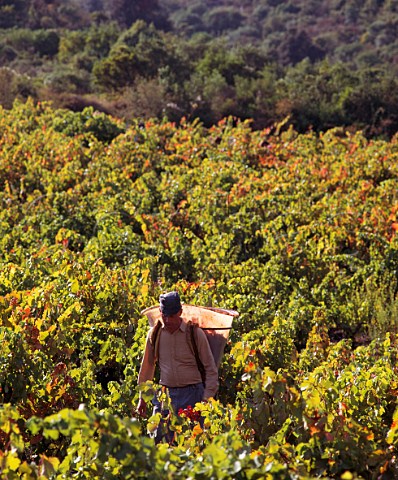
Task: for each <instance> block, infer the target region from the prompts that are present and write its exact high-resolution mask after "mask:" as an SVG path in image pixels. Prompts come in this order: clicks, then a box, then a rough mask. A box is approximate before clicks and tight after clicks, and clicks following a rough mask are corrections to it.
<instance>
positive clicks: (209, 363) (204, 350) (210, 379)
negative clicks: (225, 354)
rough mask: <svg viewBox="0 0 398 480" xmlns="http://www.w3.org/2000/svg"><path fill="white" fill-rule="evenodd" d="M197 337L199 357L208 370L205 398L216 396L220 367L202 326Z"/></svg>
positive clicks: (206, 370) (197, 331) (198, 329)
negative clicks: (218, 367)
mask: <svg viewBox="0 0 398 480" xmlns="http://www.w3.org/2000/svg"><path fill="white" fill-rule="evenodd" d="M196 333H197V335H196V339H197V346H198V352H199V358H200V360H201V362H202V364H203V366H204V368H205V372H206V386H205V391H204V394H203V400H208V399H209V398H210V397H214V396H215V394H216V393H217V390H218V369H217V366H216V363H215V361H214V357H213V354H212V353H211V349H210V345H209V342H208V341H207V338H206V334H205V333H204V332H203V330H201V329H200V328H197V329H196Z"/></svg>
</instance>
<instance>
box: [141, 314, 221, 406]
mask: <svg viewBox="0 0 398 480" xmlns="http://www.w3.org/2000/svg"><path fill="white" fill-rule="evenodd" d="M186 330H187V324H186V323H185V322H184V320H182V321H181V324H180V326H179V328H178V329H177V330H176V331H175V332H173V333H170V332H169V331H168V330H166V329H165V328H164V326H162V327H161V328H160V331H159V333H158V335H160V337H159V352H158V357H159V358H158V363H159V368H160V380H159V383H160V384H161V385H165V386H167V387H185V386H186V385H192V384H195V383H200V382H202V377H201V374H200V372H199V369H198V365H197V362H196V358H195V354H194V352H193V351H192V347H191V345H189V343H188V340H187V332H186ZM196 333H197V335H196V345H197V349H198V353H199V358H200V360H201V362H202V363H203V366H204V368H205V372H206V384H205V391H204V395H203V400H207V399H208V398H210V397H213V396H214V395H215V394H216V392H217V390H218V370H217V367H216V364H215V361H214V357H213V354H212V353H211V349H210V346H209V342H208V341H207V338H206V335H205V333H204V332H203V331H202V330H201V329H200V328H198V329H196ZM150 335H151V331H149V333H148V336H147V339H146V345H145V352H144V357H143V360H142V363H141V369H140V373H139V375H138V383H139V384H141V383H143V382H145V381H147V380H153V377H154V373H155V366H156V359H155V351H154V347H153V346H152V345H151V344H150V340H149V339H150Z"/></svg>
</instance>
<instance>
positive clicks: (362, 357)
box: [0, 101, 398, 480]
mask: <svg viewBox="0 0 398 480" xmlns="http://www.w3.org/2000/svg"><path fill="white" fill-rule="evenodd" d="M397 156H398V145H397V139H396V138H395V139H393V140H392V141H388V142H387V141H384V140H367V139H366V138H365V137H364V136H363V135H362V134H360V133H355V134H352V133H350V132H347V131H344V130H343V129H334V130H330V131H328V132H326V133H324V134H320V135H316V134H315V133H314V132H310V133H307V134H305V135H304V134H298V133H297V132H296V131H295V130H293V129H292V128H289V129H287V130H286V129H285V130H283V128H282V125H278V126H276V127H275V128H273V129H264V130H261V131H260V130H252V129H251V127H250V123H249V122H238V123H236V121H234V120H233V119H232V118H230V119H226V120H224V121H222V122H220V123H219V124H217V125H214V126H212V127H211V128H209V129H207V128H205V127H204V126H203V125H202V124H200V123H199V122H197V121H194V122H187V121H185V122H184V123H182V124H181V125H179V126H176V125H175V124H173V123H170V122H155V121H147V122H145V123H142V122H139V121H138V120H137V121H133V122H131V124H130V125H126V124H125V123H124V122H121V121H120V120H116V119H115V118H112V117H109V116H107V115H104V114H101V113H99V112H94V110H93V109H86V110H84V111H83V112H81V113H72V112H70V111H68V110H54V109H52V108H50V107H49V106H47V105H45V104H40V105H34V104H33V102H31V101H29V102H28V103H26V104H21V103H20V104H17V105H15V106H14V108H13V109H12V110H4V109H3V110H1V116H0V205H1V209H0V244H1V248H0V336H1V342H2V356H1V359H0V402H1V406H0V451H1V457H0V458H1V463H0V473H1V476H2V477H4V478H10V479H12V478H25V479H27V480H30V479H32V480H33V479H37V478H40V479H43V480H44V479H54V478H57V479H62V478H79V479H80V478H91V479H104V478H109V479H112V480H113V479H117V478H124V479H130V478H131V479H133V478H156V479H170V478H187V476H188V475H189V476H190V478H197V479H199V478H200V479H203V478H205V479H211V478H252V479H255V478H266V479H272V478H276V477H278V478H284V479H285V478H286V479H296V480H297V479H308V478H345V479H368V480H371V479H374V478H378V479H381V480H387V479H390V478H394V477H396V475H397V466H396V458H397V454H398V452H397V436H398V428H397V426H398V422H397V411H398V410H397V391H398V380H397V378H398V377H397V362H396V360H397V353H398V343H397V328H398V314H397V312H398V309H397V305H398V299H397V268H398V236H397V232H398V217H397V214H398V197H397V192H398V188H397V187H398V161H397ZM174 288H175V289H177V290H178V291H179V292H180V294H181V296H182V298H183V301H184V302H185V303H194V304H199V305H207V306H219V307H223V308H233V309H236V310H238V311H239V313H240V316H239V319H238V320H236V321H235V323H234V328H233V331H232V333H231V336H230V343H229V344H228V345H227V348H226V351H225V355H224V359H223V362H222V365H221V369H220V383H221V386H220V392H219V396H218V398H217V400H214V401H211V402H209V403H208V404H204V405H202V406H199V407H197V408H201V410H202V411H203V415H204V416H205V423H204V426H203V429H201V428H200V427H199V425H197V424H195V423H193V424H192V423H191V422H190V420H189V418H187V417H179V420H178V421H177V422H176V423H175V424H174V426H173V428H174V429H175V431H176V435H177V444H176V446H174V447H168V445H160V446H158V447H156V446H155V445H154V444H153V441H152V440H151V439H150V438H149V437H148V435H147V432H148V431H151V430H152V429H153V428H154V427H155V426H156V424H157V419H156V418H154V417H151V418H149V419H146V420H138V419H136V418H135V413H134V406H135V405H136V402H137V398H138V393H139V392H138V388H137V385H136V378H137V371H138V368H139V364H140V358H141V355H142V348H143V342H144V339H145V335H146V332H147V322H146V319H145V318H142V315H141V313H140V312H141V310H142V309H143V308H145V307H148V306H150V305H155V304H156V303H157V299H158V295H159V294H160V293H161V292H164V291H167V290H170V289H174ZM152 391H153V390H152V386H151V385H147V389H145V391H144V394H145V395H147V398H148V399H149V398H151V396H152ZM192 427H194V428H193V429H192Z"/></svg>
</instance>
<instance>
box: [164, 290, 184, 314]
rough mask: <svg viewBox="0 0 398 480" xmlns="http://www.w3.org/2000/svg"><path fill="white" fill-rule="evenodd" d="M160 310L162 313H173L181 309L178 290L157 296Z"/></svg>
mask: <svg viewBox="0 0 398 480" xmlns="http://www.w3.org/2000/svg"><path fill="white" fill-rule="evenodd" d="M159 304H160V311H161V312H162V315H165V316H168V315H175V314H176V313H178V312H179V311H180V310H181V309H182V306H181V300H180V296H179V295H178V292H168V293H163V294H162V295H160V297H159Z"/></svg>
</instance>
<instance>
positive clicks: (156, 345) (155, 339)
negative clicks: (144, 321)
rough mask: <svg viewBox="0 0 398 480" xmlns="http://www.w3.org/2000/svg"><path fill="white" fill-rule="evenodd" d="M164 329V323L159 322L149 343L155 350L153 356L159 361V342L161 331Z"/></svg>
mask: <svg viewBox="0 0 398 480" xmlns="http://www.w3.org/2000/svg"><path fill="white" fill-rule="evenodd" d="M161 327H162V323H161V322H160V321H158V322H157V323H156V324H155V325H154V326H153V328H152V330H151V332H150V334H149V343H150V344H151V346H152V348H153V354H154V355H153V356H154V358H155V360H156V361H157V359H158V355H159V340H160V329H161Z"/></svg>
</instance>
